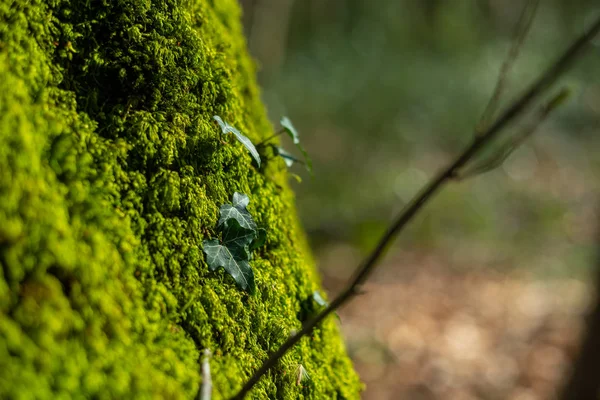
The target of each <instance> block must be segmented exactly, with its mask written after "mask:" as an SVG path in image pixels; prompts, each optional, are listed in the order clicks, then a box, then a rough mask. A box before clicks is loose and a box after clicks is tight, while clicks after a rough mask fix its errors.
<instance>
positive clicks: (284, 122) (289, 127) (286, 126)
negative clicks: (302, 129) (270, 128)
mask: <svg viewBox="0 0 600 400" xmlns="http://www.w3.org/2000/svg"><path fill="white" fill-rule="evenodd" d="M279 123H280V124H281V126H282V127H283V130H284V131H285V132H286V133H287V134H288V136H289V137H290V138H291V139H292V141H293V142H294V144H295V145H296V147H297V148H298V150H300V152H301V153H302V157H304V165H305V166H306V169H307V170H308V172H310V173H311V174H312V161H311V159H310V157H309V156H308V153H307V152H306V150H304V147H302V145H301V144H300V136H299V135H298V131H297V130H296V128H295V127H294V125H293V124H292V121H290V119H289V118H288V117H285V116H284V117H281V120H280V121H279ZM280 154H281V153H280ZM288 154H289V153H288ZM282 157H284V159H285V156H282ZM287 164H288V162H287V161H286V165H287ZM289 166H290V165H288V167H289Z"/></svg>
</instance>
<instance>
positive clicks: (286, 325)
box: [0, 0, 360, 399]
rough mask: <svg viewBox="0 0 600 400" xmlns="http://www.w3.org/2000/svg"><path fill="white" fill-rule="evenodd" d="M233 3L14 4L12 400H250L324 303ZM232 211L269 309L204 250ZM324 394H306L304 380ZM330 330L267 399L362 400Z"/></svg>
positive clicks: (0, 87)
mask: <svg viewBox="0 0 600 400" xmlns="http://www.w3.org/2000/svg"><path fill="white" fill-rule="evenodd" d="M239 17H240V15H239V9H238V6H237V4H236V2H235V1H234V0H227V1H224V0H218V1H217V0H201V1H200V0H199V1H149V0H148V1H144V0H130V1H125V0H111V1H103V2H101V1H61V0H48V1H45V2H42V1H35V0H32V1H6V0H4V1H1V2H0V263H1V265H2V270H1V271H0V273H1V276H0V398H23V399H27V398H83V397H86V398H87V397H89V398H150V397H154V398H192V397H193V396H195V395H196V394H197V392H198V390H199V386H200V383H201V377H200V367H199V355H200V352H201V350H202V349H204V348H208V349H211V350H212V352H213V353H214V356H213V358H212V361H211V367H212V378H213V385H214V395H213V399H222V398H227V397H228V396H231V395H233V394H234V393H235V391H236V390H237V389H239V388H240V387H241V385H242V383H243V382H244V381H245V380H246V379H247V378H248V377H249V376H250V375H251V374H252V372H253V371H254V370H255V369H256V368H257V367H258V366H259V364H260V363H261V361H262V360H264V359H265V357H266V356H267V354H268V352H269V351H271V350H273V349H274V348H275V347H276V346H277V345H278V344H279V343H281V342H282V341H283V340H284V339H285V338H286V337H287V335H289V332H290V331H291V330H292V329H297V328H298V327H299V326H300V325H301V322H300V321H299V320H298V315H301V314H302V313H301V312H300V311H301V307H302V303H303V301H304V300H305V299H306V298H308V297H309V296H310V295H311V293H312V292H313V291H314V290H316V289H318V288H319V283H318V277H317V276H316V274H315V271H314V267H313V263H312V261H311V260H310V256H309V253H308V252H307V248H306V244H305V241H304V237H303V234H302V231H301V229H300V228H299V225H298V223H297V220H296V214H295V208H294V199H293V195H292V193H291V192H290V190H289V189H288V187H287V184H286V179H287V178H286V172H285V168H284V165H283V163H282V162H281V161H279V160H276V159H272V160H268V161H267V162H266V164H267V165H266V167H265V168H264V170H262V171H259V170H257V169H256V168H255V167H254V166H253V165H252V162H251V158H250V156H249V155H248V153H247V152H246V151H245V150H244V149H243V147H241V145H239V143H236V142H235V141H233V140H229V143H228V144H227V145H223V144H222V143H221V142H220V137H219V130H218V128H217V127H216V126H215V125H214V124H213V122H212V120H211V117H212V115H215V114H218V115H220V116H222V117H223V118H224V119H225V120H226V121H228V122H229V123H231V124H232V125H234V126H236V127H237V128H239V129H240V130H242V131H243V132H244V133H245V134H247V135H248V136H249V137H250V138H251V139H253V140H254V141H257V140H259V139H260V138H261V137H266V136H268V135H270V134H271V129H272V128H271V126H270V124H269V123H268V121H267V119H266V117H265V111H264V109H263V106H262V105H261V103H260V100H259V95H258V90H257V88H256V86H255V78H254V72H255V71H254V68H253V66H252V64H251V62H250V59H249V57H248V55H247V53H246V50H245V42H244V40H243V37H242V33H241V27H240V24H239ZM235 191H239V192H243V193H246V194H248V195H249V196H250V199H251V203H250V207H249V209H250V211H251V212H252V213H253V215H254V217H255V219H256V220H257V222H258V224H259V225H260V226H263V227H265V228H266V229H267V231H268V238H267V244H266V246H265V247H263V248H262V249H260V251H258V252H257V254H256V257H255V259H254V260H253V262H252V267H253V269H254V272H255V275H256V281H257V293H256V295H254V296H250V295H248V294H247V293H245V292H243V291H240V290H239V289H238V288H237V287H236V286H235V283H234V282H233V280H232V278H231V277H230V276H228V275H227V274H226V273H224V272H223V271H222V270H221V271H218V272H209V270H208V267H207V265H206V262H205V261H204V257H203V254H202V240H203V239H205V238H209V237H213V236H215V235H216V233H215V225H216V222H217V219H218V209H219V206H220V205H221V204H223V203H226V202H229V201H230V200H231V196H232V194H233V193H234V192H235ZM300 364H301V365H302V366H304V367H305V368H306V370H307V371H308V373H309V374H310V376H311V378H312V380H311V381H304V382H302V384H301V385H297V384H296V377H295V372H296V370H297V368H298V366H299V365H300ZM359 391H360V383H359V381H358V379H357V376H356V374H355V373H354V371H353V369H352V365H351V363H350V361H349V359H348V358H347V356H346V354H345V350H344V348H343V345H342V343H341V341H340V338H339V332H338V329H337V327H336V322H335V319H332V320H329V321H327V322H326V323H325V324H324V326H323V327H322V328H321V329H318V330H317V331H316V332H315V333H314V335H313V336H312V337H310V338H305V339H303V341H302V342H301V343H300V344H299V345H298V346H297V347H296V348H295V349H294V350H293V351H292V352H290V353H289V354H288V355H287V356H286V357H285V358H284V359H283V360H282V361H281V362H280V364H279V365H278V366H277V367H276V368H275V369H274V370H273V371H272V372H271V373H270V374H268V376H266V377H265V378H264V379H263V380H262V381H261V382H260V384H259V385H258V386H257V387H256V389H255V390H254V391H253V393H252V394H253V397H254V398H260V399H266V398H281V399H284V398H285V399H297V398H314V399H335V398H338V399H341V398H346V399H351V398H358V397H359Z"/></svg>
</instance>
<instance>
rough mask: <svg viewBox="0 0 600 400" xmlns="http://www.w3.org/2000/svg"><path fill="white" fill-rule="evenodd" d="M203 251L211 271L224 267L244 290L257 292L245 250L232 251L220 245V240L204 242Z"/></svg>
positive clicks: (234, 249) (236, 249)
mask: <svg viewBox="0 0 600 400" xmlns="http://www.w3.org/2000/svg"><path fill="white" fill-rule="evenodd" d="M202 244H203V251H204V253H205V254H206V262H207V263H208V268H209V269H210V270H211V271H214V270H216V269H217V268H219V267H223V268H224V269H225V271H227V272H228V273H229V274H230V275H231V276H232V277H233V279H234V280H235V282H236V283H237V285H238V286H239V287H240V288H241V289H242V290H247V291H248V292H250V293H251V294H252V293H254V291H255V289H256V288H255V283H254V272H253V271H252V268H250V264H249V263H248V253H246V251H245V250H244V249H240V248H238V247H234V248H232V249H230V248H229V247H227V246H224V245H222V244H220V243H219V240H218V239H210V240H204V241H203V242H202Z"/></svg>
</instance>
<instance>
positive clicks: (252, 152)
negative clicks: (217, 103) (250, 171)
mask: <svg viewBox="0 0 600 400" xmlns="http://www.w3.org/2000/svg"><path fill="white" fill-rule="evenodd" d="M213 119H214V120H215V121H217V123H218V124H219V126H220V127H221V132H222V133H223V134H227V133H233V135H234V136H235V137H236V139H237V140H238V141H239V142H240V143H241V144H243V145H244V147H245V148H246V149H247V150H248V151H249V152H250V155H252V157H254V160H256V164H258V166H259V167H260V155H259V154H258V151H256V147H254V145H253V144H252V142H251V141H250V139H248V138H247V137H246V136H244V135H242V133H241V132H240V131H238V130H237V129H235V128H234V127H233V126H231V125H229V124H228V123H227V122H225V121H223V120H222V119H221V117H219V116H218V115H215V116H213Z"/></svg>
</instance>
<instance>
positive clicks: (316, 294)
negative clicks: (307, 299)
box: [312, 290, 329, 307]
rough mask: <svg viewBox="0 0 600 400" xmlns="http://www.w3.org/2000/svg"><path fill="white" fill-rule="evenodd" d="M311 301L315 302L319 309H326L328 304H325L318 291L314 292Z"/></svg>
mask: <svg viewBox="0 0 600 400" xmlns="http://www.w3.org/2000/svg"><path fill="white" fill-rule="evenodd" d="M312 297H313V300H314V301H315V303H317V304H318V305H320V306H321V307H327V306H328V305H329V304H327V302H326V301H325V300H324V299H323V298H322V297H321V294H320V293H319V292H318V291H316V290H315V291H314V292H313V295H312Z"/></svg>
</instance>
